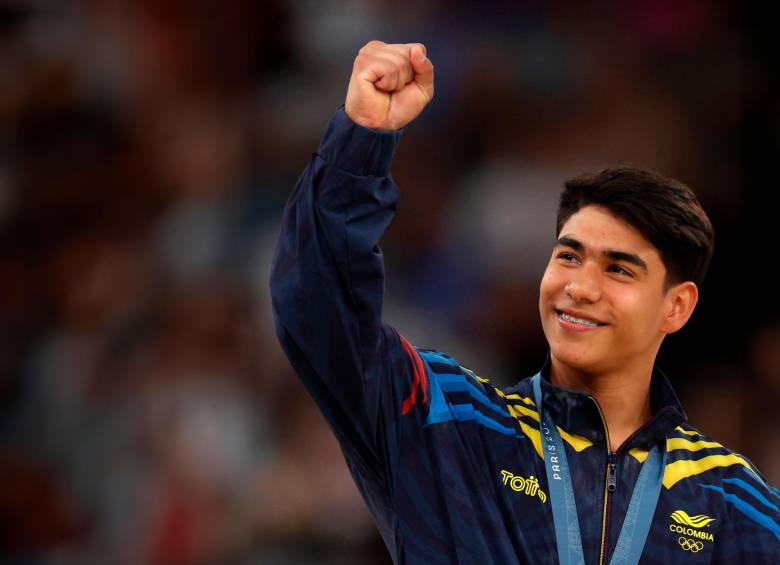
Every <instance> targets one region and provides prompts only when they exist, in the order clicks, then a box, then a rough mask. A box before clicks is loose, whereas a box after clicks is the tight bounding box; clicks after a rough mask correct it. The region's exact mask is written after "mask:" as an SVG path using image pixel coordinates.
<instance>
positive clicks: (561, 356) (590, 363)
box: [550, 346, 600, 372]
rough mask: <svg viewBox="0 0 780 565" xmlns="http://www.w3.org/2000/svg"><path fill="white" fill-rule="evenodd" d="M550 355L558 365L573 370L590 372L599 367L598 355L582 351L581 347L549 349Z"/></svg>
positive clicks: (553, 347)
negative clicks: (560, 364)
mask: <svg viewBox="0 0 780 565" xmlns="http://www.w3.org/2000/svg"><path fill="white" fill-rule="evenodd" d="M550 355H551V356H552V357H555V358H556V359H557V360H558V361H559V362H560V363H563V364H564V365H566V366H567V367H571V368H573V369H579V370H581V371H585V372H590V371H593V370H594V369H595V368H596V367H597V366H598V365H599V360H600V359H599V357H598V355H594V354H593V352H592V350H591V352H590V353H588V352H587V351H583V348H582V347H576V346H574V347H565V346H564V347H560V346H558V347H555V346H552V347H550Z"/></svg>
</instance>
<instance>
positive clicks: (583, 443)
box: [555, 426, 593, 453]
mask: <svg viewBox="0 0 780 565" xmlns="http://www.w3.org/2000/svg"><path fill="white" fill-rule="evenodd" d="M555 427H556V428H558V431H559V432H560V433H561V437H562V438H563V439H564V441H566V443H568V444H569V445H571V446H572V447H573V448H574V451H576V452H578V453H579V452H580V451H582V450H583V449H587V448H588V447H590V446H591V445H593V442H592V441H590V440H589V439H587V438H584V437H582V436H578V435H575V434H570V433H569V432H567V431H565V430H562V429H561V428H559V427H558V426H555Z"/></svg>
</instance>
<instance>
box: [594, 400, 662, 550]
mask: <svg viewBox="0 0 780 565" xmlns="http://www.w3.org/2000/svg"><path fill="white" fill-rule="evenodd" d="M589 398H590V399H591V400H592V401H593V403H594V404H595V405H596V409H597V410H598V412H599V416H600V417H601V423H602V424H603V425H604V435H605V437H606V438H607V476H606V480H605V481H604V483H605V484H604V509H603V512H602V522H601V551H600V553H599V565H604V563H605V561H604V560H605V559H606V555H605V552H606V549H607V548H606V542H607V533H608V531H609V508H610V507H609V495H610V494H611V493H613V492H615V488H617V473H616V472H615V467H616V465H617V456H618V453H619V452H622V451H624V448H625V447H626V446H627V445H630V444H631V440H632V439H634V437H635V436H636V435H637V434H638V433H639V432H640V431H641V430H644V429H645V428H647V427H648V426H650V425H652V424H653V422H655V421H656V420H658V419H659V417H660V416H661V415H662V414H663V413H665V412H667V410H668V407H664V408H662V409H661V410H659V411H658V412H656V413H655V414H654V415H653V417H652V418H650V420H648V421H647V422H645V424H644V425H643V426H641V427H640V428H639V429H638V430H635V431H634V433H632V434H631V435H630V436H629V437H628V438H627V439H626V440H625V441H624V442H623V444H622V445H621V446H620V447H618V449H617V451H612V443H611V442H610V439H609V429H608V428H607V420H606V418H605V417H604V412H602V411H601V406H600V405H599V402H598V400H596V398H595V397H594V396H590V397H589Z"/></svg>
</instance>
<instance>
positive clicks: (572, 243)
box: [558, 235, 648, 273]
mask: <svg viewBox="0 0 780 565" xmlns="http://www.w3.org/2000/svg"><path fill="white" fill-rule="evenodd" d="M558 246H563V247H571V248H572V249H574V250H575V251H579V252H580V253H582V252H584V250H585V246H584V245H583V244H582V242H580V241H578V240H576V239H574V238H573V237H569V236H566V235H564V236H562V237H560V238H559V239H558ZM601 254H602V255H603V256H604V257H608V258H610V259H612V260H613V261H624V262H626V263H631V264H632V265H636V266H637V267H639V268H640V269H642V270H643V271H644V272H645V273H646V272H647V271H648V269H647V263H645V262H644V261H643V260H642V258H641V257H640V256H639V255H637V254H636V253H629V252H628V251H621V250H619V249H605V250H603V251H602V252H601Z"/></svg>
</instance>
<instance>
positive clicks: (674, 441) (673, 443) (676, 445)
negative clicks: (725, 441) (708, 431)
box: [666, 437, 723, 451]
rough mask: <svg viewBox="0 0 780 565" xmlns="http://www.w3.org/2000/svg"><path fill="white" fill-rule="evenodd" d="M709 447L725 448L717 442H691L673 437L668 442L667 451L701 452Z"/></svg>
mask: <svg viewBox="0 0 780 565" xmlns="http://www.w3.org/2000/svg"><path fill="white" fill-rule="evenodd" d="M709 447H723V446H722V445H721V444H719V443H718V442H717V441H703V440H702V441H691V440H689V439H685V438H682V437H673V438H670V439H668V440H666V451H674V450H675V449H687V450H688V451H699V450H700V449H707V448H709Z"/></svg>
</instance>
